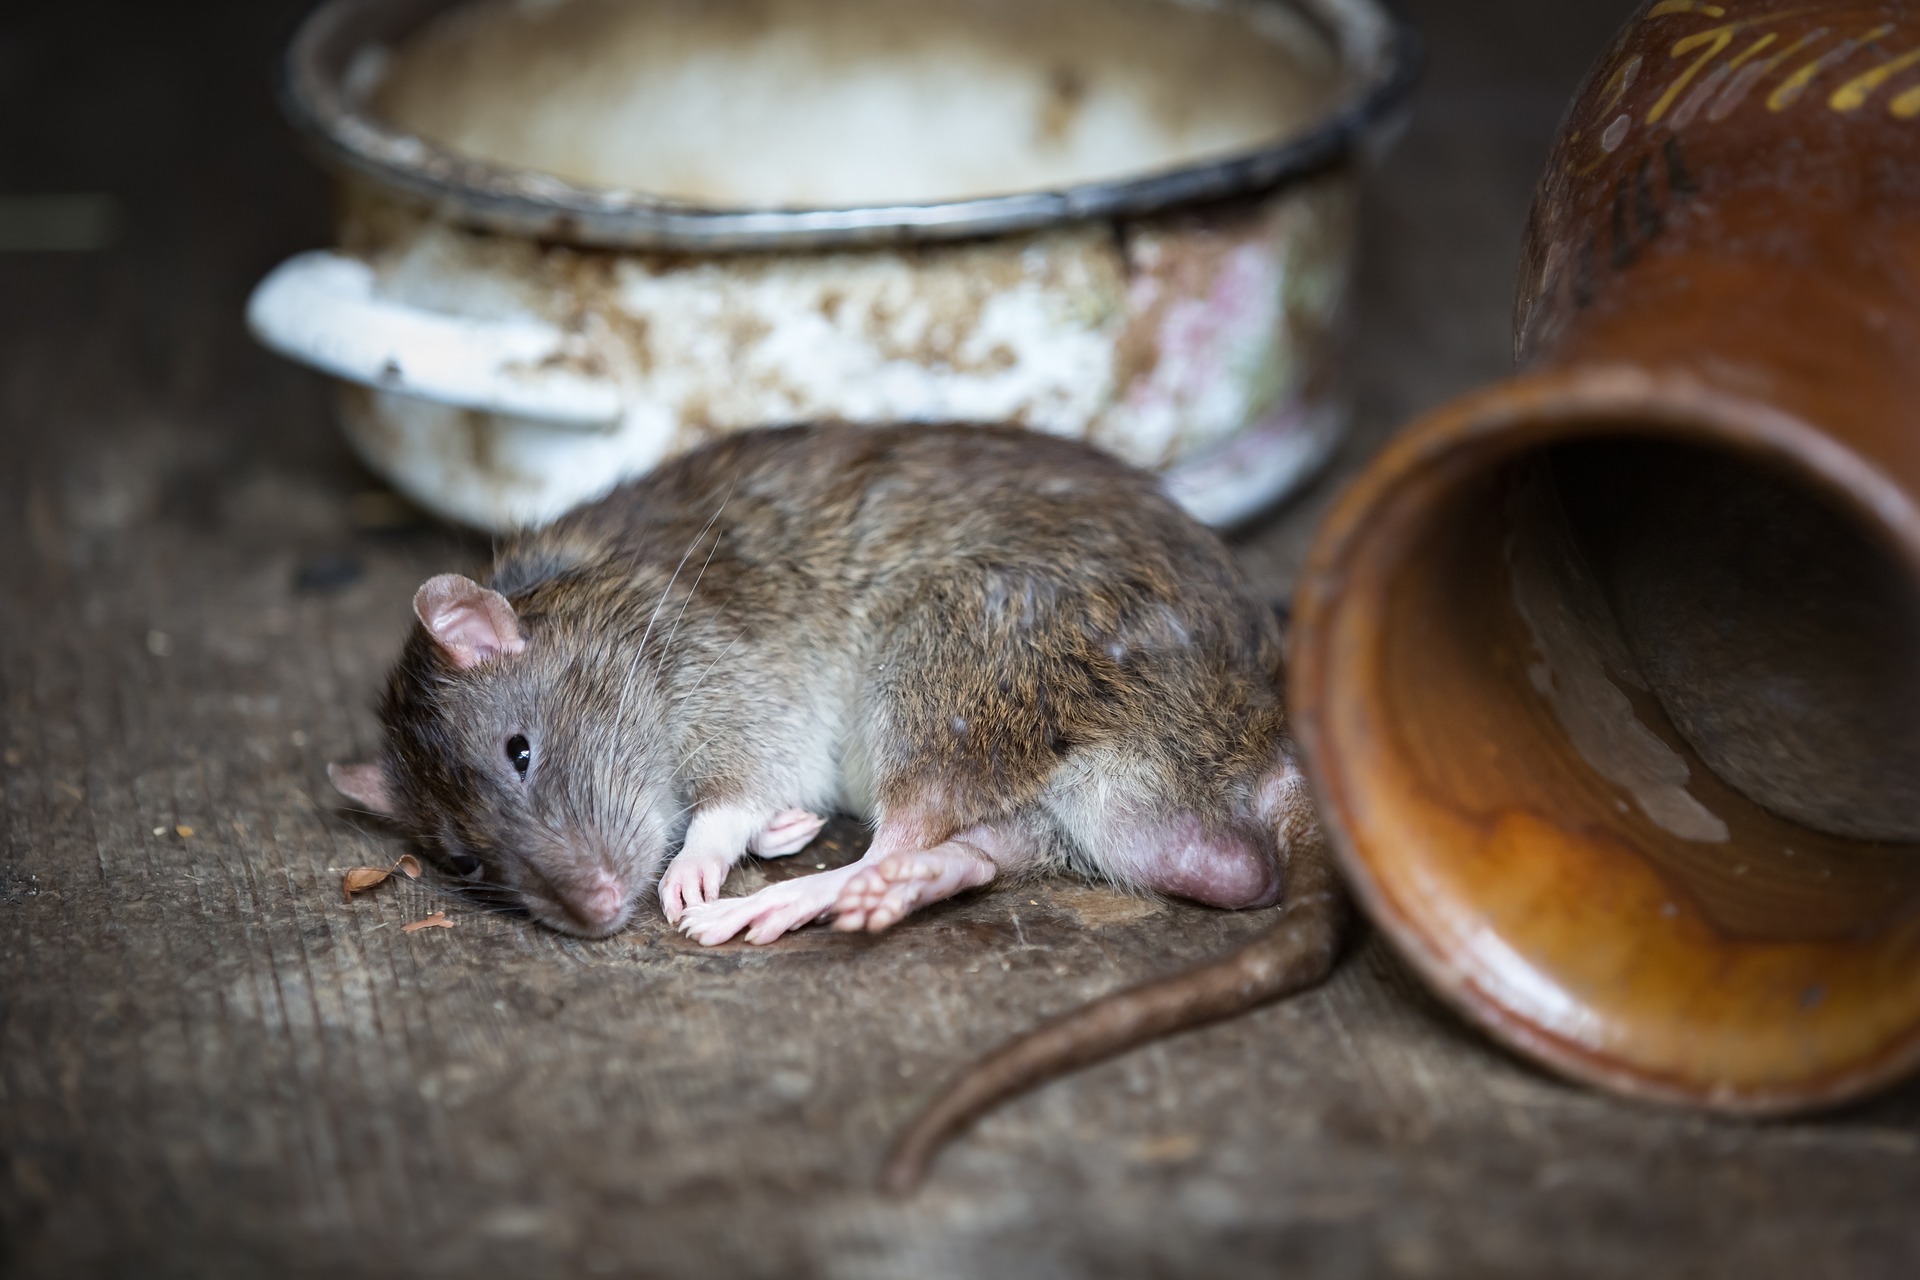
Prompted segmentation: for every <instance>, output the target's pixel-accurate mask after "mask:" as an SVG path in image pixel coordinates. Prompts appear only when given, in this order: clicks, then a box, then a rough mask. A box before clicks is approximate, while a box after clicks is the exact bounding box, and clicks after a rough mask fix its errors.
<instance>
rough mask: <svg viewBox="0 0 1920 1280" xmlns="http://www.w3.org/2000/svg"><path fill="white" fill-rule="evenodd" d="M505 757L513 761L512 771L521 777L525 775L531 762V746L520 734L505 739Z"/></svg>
mask: <svg viewBox="0 0 1920 1280" xmlns="http://www.w3.org/2000/svg"><path fill="white" fill-rule="evenodd" d="M507 759H509V760H511V761H513V768H514V772H516V773H518V774H519V775H520V776H521V777H523V778H524V777H526V776H527V766H528V765H530V764H532V763H533V746H532V744H530V743H529V742H528V741H527V740H526V738H525V737H524V736H522V735H520V734H517V733H516V734H514V735H513V736H512V737H511V738H508V739H507Z"/></svg>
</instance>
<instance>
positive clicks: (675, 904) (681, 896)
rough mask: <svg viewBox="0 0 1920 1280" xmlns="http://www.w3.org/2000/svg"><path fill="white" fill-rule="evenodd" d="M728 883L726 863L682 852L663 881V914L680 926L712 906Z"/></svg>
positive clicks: (661, 903) (661, 896) (661, 904)
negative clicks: (686, 917)
mask: <svg viewBox="0 0 1920 1280" xmlns="http://www.w3.org/2000/svg"><path fill="white" fill-rule="evenodd" d="M726 882H727V863H726V862H724V861H722V860H721V859H719V858H711V857H702V856H700V855H699V854H697V853H689V852H688V851H686V850H682V851H681V853H680V855H679V856H678V857H676V858H675V859H674V860H673V862H672V864H671V865H669V866H668V867H667V872H666V874H665V875H663V876H661V877H660V910H661V912H662V913H663V914H664V915H665V916H666V917H667V923H668V924H678V923H679V922H680V919H681V917H682V916H684V915H685V914H686V913H687V912H688V911H691V910H692V909H693V908H695V907H697V906H700V905H701V904H702V903H707V902H712V901H713V900H714V899H715V898H717V897H719V896H720V886H721V885H723V884H725V883H726Z"/></svg>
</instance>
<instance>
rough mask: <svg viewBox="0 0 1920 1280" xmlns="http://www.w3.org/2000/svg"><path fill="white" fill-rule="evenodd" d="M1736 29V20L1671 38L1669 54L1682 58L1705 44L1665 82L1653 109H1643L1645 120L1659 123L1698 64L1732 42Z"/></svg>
mask: <svg viewBox="0 0 1920 1280" xmlns="http://www.w3.org/2000/svg"><path fill="white" fill-rule="evenodd" d="M1739 29H1740V28H1739V25H1738V24H1737V23H1736V24H1730V25H1728V26H1724V27H1712V28H1710V29H1708V30H1706V31H1696V32H1694V33H1693V34H1692V35H1690V36H1683V37H1682V38H1681V39H1679V40H1676V41H1675V42H1674V45H1673V56H1674V57H1676V58H1684V57H1686V56H1687V55H1688V54H1689V53H1692V52H1693V51H1694V50H1695V49H1698V48H1700V47H1702V46H1705V47H1706V52H1705V53H1703V54H1701V55H1700V56H1699V57H1698V58H1697V59H1695V60H1694V63H1693V65H1692V66H1690V67H1688V68H1687V69H1686V70H1685V71H1682V72H1681V73H1680V74H1679V75H1678V76H1677V77H1675V79H1674V82H1673V83H1672V84H1670V85H1668V86H1667V91H1666V92H1665V93H1663V94H1661V95H1660V101H1658V102H1656V103H1654V104H1653V110H1651V111H1649V112H1647V123H1648V124H1659V123H1660V121H1661V120H1662V119H1664V118H1665V117H1666V114H1667V112H1668V111H1670V110H1672V108H1673V100H1674V99H1675V98H1678V97H1679V96H1680V94H1681V91H1682V90H1684V89H1685V88H1686V87H1687V86H1688V85H1690V84H1692V83H1693V78H1694V77H1695V76H1697V75H1699V74H1700V69H1701V68H1702V67H1704V66H1706V65H1707V64H1708V63H1709V62H1712V61H1713V60H1714V59H1715V58H1717V57H1719V56H1720V54H1721V52H1722V51H1723V50H1725V49H1726V47H1727V46H1728V45H1730V44H1732V43H1733V34H1734V32H1736V31H1738V30H1739Z"/></svg>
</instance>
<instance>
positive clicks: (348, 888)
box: [340, 867, 393, 902]
mask: <svg viewBox="0 0 1920 1280" xmlns="http://www.w3.org/2000/svg"><path fill="white" fill-rule="evenodd" d="M392 874H393V872H391V871H389V870H387V869H386V868H385V867H349V868H348V869H347V874H346V875H344V876H342V877H341V878H340V888H341V890H342V891H343V892H344V894H345V896H346V899H347V901H348V902H352V901H353V895H354V894H356V893H359V892H360V891H361V890H362V889H371V888H373V886H375V885H377V884H379V883H380V882H381V881H382V880H385V879H386V878H387V877H388V876H390V875H392Z"/></svg>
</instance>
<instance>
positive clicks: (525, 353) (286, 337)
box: [247, 250, 622, 430]
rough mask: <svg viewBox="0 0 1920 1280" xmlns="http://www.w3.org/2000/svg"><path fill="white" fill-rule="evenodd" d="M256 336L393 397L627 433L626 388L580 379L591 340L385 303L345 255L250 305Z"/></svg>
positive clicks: (268, 287) (311, 261)
mask: <svg viewBox="0 0 1920 1280" xmlns="http://www.w3.org/2000/svg"><path fill="white" fill-rule="evenodd" d="M247 327H248V328H249V329H251V330H252V331H253V336H254V337H256V338H258V339H259V340H260V342H261V343H263V344H264V345H266V346H268V347H270V348H272V349H273V350H275V351H277V352H279V353H280V354H281V355H284V356H288V357H290V358H291V359H294V360H298V361H299V362H300V363H302V364H306V365H311V366H312V367H313V368H315V369H319V370H321V371H323V372H325V373H330V374H333V375H334V376H335V377H338V378H345V379H347V380H349V381H351V382H359V383H364V384H365V385H367V386H369V387H377V388H379V389H381V390H383V391H395V392H400V393H402V394H404V395H410V396H418V397H420V398H421V399H423V400H433V401H437V402H439V403H441V404H449V405H454V406H456V407H459V408H462V409H477V410H480V411H481V412H484V413H497V414H503V415H505V416H508V417H514V418H529V419H533V420H536V421H539V422H547V423H552V424H553V425H555V426H560V427H573V428H579V429H587V430H606V429H609V428H611V427H613V426H614V425H615V424H617V423H618V422H619V421H620V416H621V408H622V405H621V400H622V396H621V394H620V387H619V385H618V384H617V383H616V382H615V381H614V380H613V379H612V378H610V377H607V376H605V375H601V374H595V373H592V372H589V371H585V370H583V369H582V368H581V367H580V366H581V364H582V363H583V361H584V360H585V359H586V358H587V357H588V356H589V353H588V351H587V349H586V345H585V341H584V339H582V338H580V337H579V336H577V335H573V334H569V333H567V332H565V331H564V330H562V329H560V328H558V327H556V326H554V325H551V324H548V323H547V322H545V321H543V320H536V319H534V318H532V317H531V316H515V317H511V318H508V319H500V320H479V319H473V318H471V317H467V316H458V315H450V314H447V313H445V312H437V311H426V310H422V309H421V308H419V307H415V306H411V305H409V304H407V303H404V302H396V301H394V300H393V299H391V298H382V297H380V296H379V294H378V293H377V292H376V291H375V288H374V274H373V268H372V267H370V266H368V265H367V264H366V263H364V262H362V261H360V260H359V259H357V258H351V257H348V256H347V255H345V254H341V253H333V252H330V251H326V250H316V251H314V252H311V253H302V254H296V255H295V256H293V257H291V258H289V259H287V260H286V261H285V262H283V263H281V264H280V265H279V266H277V267H275V268H274V269H273V270H272V271H271V272H269V273H268V274H267V277H266V279H264V280H262V281H261V282H260V283H259V284H258V285H257V286H256V287H255V288H254V291H253V296H252V297H251V298H249V299H248V300H247Z"/></svg>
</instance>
